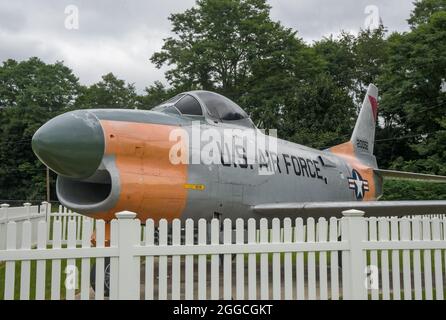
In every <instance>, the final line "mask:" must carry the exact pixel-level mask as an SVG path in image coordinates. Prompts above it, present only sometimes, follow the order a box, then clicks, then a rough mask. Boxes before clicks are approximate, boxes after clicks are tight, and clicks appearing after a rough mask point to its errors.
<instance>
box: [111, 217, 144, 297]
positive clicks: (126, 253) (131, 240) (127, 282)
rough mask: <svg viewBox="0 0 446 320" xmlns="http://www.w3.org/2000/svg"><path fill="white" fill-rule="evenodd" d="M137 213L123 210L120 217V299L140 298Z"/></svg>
mask: <svg viewBox="0 0 446 320" xmlns="http://www.w3.org/2000/svg"><path fill="white" fill-rule="evenodd" d="M135 217H136V213H134V212H130V211H122V212H118V213H117V214H116V218H118V242H117V243H118V251H119V259H118V299H119V300H137V299H139V281H138V279H139V277H138V276H137V274H138V275H139V265H138V259H137V257H135V255H134V246H135V245H137V244H138V236H139V234H140V233H139V232H138V230H135V226H136V224H135V220H134V219H135Z"/></svg>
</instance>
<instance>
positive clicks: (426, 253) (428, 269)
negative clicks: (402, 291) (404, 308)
mask: <svg viewBox="0 0 446 320" xmlns="http://www.w3.org/2000/svg"><path fill="white" fill-rule="evenodd" d="M422 220H423V222H422V227H423V240H431V223H430V219H429V218H426V217H423V219H422ZM423 271H424V292H425V295H426V296H425V299H426V300H432V295H433V294H432V260H431V250H423Z"/></svg>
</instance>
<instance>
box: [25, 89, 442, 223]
mask: <svg viewBox="0 0 446 320" xmlns="http://www.w3.org/2000/svg"><path fill="white" fill-rule="evenodd" d="M377 119H378V89H377V88H376V87H375V86H374V85H370V86H369V88H368V91H367V93H366V96H365V99H364V103H363V105H362V108H361V110H360V113H359V116H358V119H357V122H356V125H355V128H354V130H353V134H352V136H351V139H350V140H349V141H347V142H345V143H343V144H341V145H337V146H333V147H332V148H329V149H327V150H322V151H321V150H315V149H312V148H308V147H305V146H302V145H298V144H295V143H292V142H288V141H284V140H281V139H278V138H275V137H271V136H266V135H265V134H264V133H263V132H261V131H260V130H259V129H258V128H256V126H255V125H254V123H253V122H252V121H251V119H250V118H249V117H248V115H247V114H246V113H245V112H244V111H243V110H242V109H241V108H240V107H239V106H238V105H237V104H235V103H234V102H233V101H231V100H229V99H227V98H225V97H224V96H222V95H219V94H217V93H213V92H208V91H191V92H185V93H182V94H179V95H177V96H175V97H173V98H172V99H170V100H168V101H166V102H164V103H162V104H161V105H159V106H157V107H155V108H154V109H152V110H150V111H146V110H126V109H98V110H78V111H73V112H68V113H65V114H62V115H60V116H57V117H55V118H54V119H52V120H50V121H48V122H47V123H46V124H44V125H43V126H42V127H41V128H40V129H39V130H38V131H37V132H36V133H35V135H34V137H33V139H32V148H33V150H34V152H35V154H36V155H37V156H38V158H39V159H40V160H41V161H42V162H43V163H44V164H45V165H47V166H48V167H49V168H50V169H51V170H53V171H54V172H56V173H57V174H58V178H57V187H56V188H57V196H58V199H59V201H60V203H61V204H62V205H64V206H66V207H68V208H70V209H72V210H73V211H75V212H79V213H81V214H84V215H87V216H90V217H93V218H100V219H104V220H106V221H110V220H111V219H113V218H114V215H115V213H116V212H119V211H121V210H130V211H133V212H136V213H137V216H138V218H139V219H140V220H141V221H145V220H146V219H147V218H153V219H155V220H159V219H161V218H166V219H168V220H172V219H174V218H180V219H186V218H195V219H198V218H206V219H211V218H214V217H217V218H220V219H225V218H231V219H235V218H239V217H242V218H245V219H247V218H252V217H254V218H264V217H267V218H274V217H293V216H303V217H310V216H311V217H319V216H339V215H340V214H341V212H342V210H345V209H351V208H356V209H362V210H364V211H365V212H366V215H368V216H380V215H385V216H389V215H405V214H423V213H444V212H445V208H446V201H394V202H393V201H377V200H378V199H379V197H380V196H381V195H382V192H383V190H382V186H383V179H384V178H398V179H415V180H426V181H430V182H446V177H445V176H434V175H425V174H415V173H407V172H398V171H389V170H381V169H378V166H377V163H376V159H375V156H374V155H373V147H374V139H375V127H376V122H377ZM197 127H198V128H199V130H198V131H197ZM196 131H197V132H198V134H197V132H196ZM210 132H211V133H212V134H210ZM215 134H219V135H220V136H221V137H226V138H227V137H228V136H229V137H230V138H234V137H235V138H237V136H238V135H240V136H243V137H242V139H241V140H243V143H244V144H243V145H242V147H241V148H238V150H237V152H232V153H231V150H229V149H231V146H232V144H228V143H226V142H222V141H211V140H212V139H210V138H209V137H211V136H215ZM204 136H206V137H205V138H204ZM253 137H254V138H253ZM258 138H265V141H267V144H268V145H272V146H273V148H268V147H267V148H260V147H257V145H258V142H257V141H254V140H257V139H258ZM197 139H198V142H197ZM203 140H205V141H204V142H209V143H208V144H207V146H203ZM204 144H206V143H204ZM253 144H254V145H256V147H255V148H254V149H255V151H254V153H253V154H254V156H252V155H249V154H248V150H247V149H248V148H249V146H251V145H253ZM209 145H211V146H212V147H209ZM228 146H229V147H228ZM206 148H207V151H209V150H211V151H209V152H208V158H211V160H220V161H208V160H209V159H207V160H206V159H205V160H206V161H203V157H202V154H203V149H206ZM215 150H217V151H215ZM262 150H263V151H262ZM257 151H259V152H257ZM217 153H218V154H217ZM228 154H229V156H228ZM194 159H195V160H197V159H198V160H199V161H194Z"/></svg>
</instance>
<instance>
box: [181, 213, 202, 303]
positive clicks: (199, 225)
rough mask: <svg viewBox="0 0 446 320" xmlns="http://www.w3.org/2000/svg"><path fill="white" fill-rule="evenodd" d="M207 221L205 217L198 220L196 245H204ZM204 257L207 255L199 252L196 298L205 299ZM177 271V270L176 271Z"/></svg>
mask: <svg viewBox="0 0 446 320" xmlns="http://www.w3.org/2000/svg"><path fill="white" fill-rule="evenodd" d="M207 227H208V223H207V222H206V220H205V219H200V220H199V221H198V245H200V246H205V245H206V241H207V240H206V236H207ZM206 258H207V256H206V255H204V254H201V255H199V256H198V299H199V300H205V299H206V278H207V274H206ZM178 273H179V272H178Z"/></svg>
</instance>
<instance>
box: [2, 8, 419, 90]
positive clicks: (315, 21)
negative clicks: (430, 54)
mask: <svg viewBox="0 0 446 320" xmlns="http://www.w3.org/2000/svg"><path fill="white" fill-rule="evenodd" d="M268 2H269V3H270V5H271V6H272V10H271V16H272V18H273V19H274V20H280V21H281V22H282V24H283V25H285V26H287V27H291V28H293V29H295V30H297V31H298V34H299V36H300V37H302V38H303V39H304V40H305V41H307V42H309V43H312V42H313V41H314V40H319V39H321V38H322V37H323V36H329V35H330V34H334V35H337V34H339V32H340V31H341V30H346V31H350V32H353V33H356V32H357V31H358V30H359V28H362V27H364V23H365V21H366V19H367V17H368V16H370V14H366V13H365V10H366V8H367V7H368V6H370V5H373V6H375V7H374V8H378V9H379V15H380V17H381V19H382V21H383V23H384V25H385V26H386V27H387V28H388V29H389V30H390V31H406V30H408V26H407V21H406V20H407V19H408V17H409V14H410V11H411V10H412V8H413V4H412V2H413V1H412V0H375V1H369V0H365V1H364V0H336V1H332V0H268ZM194 3H195V0H162V1H160V0H132V1H124V0H85V1H82V0H40V1H35V0H14V1H10V0H0V61H4V60H5V59H8V58H13V59H16V60H23V59H27V58H29V57H32V56H37V57H40V58H41V59H43V60H44V61H45V62H47V63H54V62H55V61H61V60H63V61H64V63H65V64H66V65H67V66H69V67H70V68H71V69H73V71H74V73H75V74H76V75H77V76H78V77H79V79H80V82H81V83H83V84H92V83H95V82H97V81H99V80H100V78H101V76H102V75H103V74H106V73H108V72H113V73H114V74H115V75H117V76H118V77H119V78H122V79H125V80H126V81H128V82H131V83H134V84H135V86H136V87H137V89H138V91H139V92H141V91H142V90H143V88H144V87H146V86H148V85H150V84H151V83H152V82H153V81H155V80H162V81H163V82H165V80H164V76H163V73H164V71H165V70H158V69H156V68H155V66H154V65H153V64H152V63H151V62H150V61H149V57H150V56H151V55H152V54H153V53H154V52H156V51H159V50H160V49H161V46H162V44H163V38H166V37H168V36H169V35H170V23H169V21H168V20H167V17H168V16H169V15H170V14H171V13H175V12H182V11H184V10H185V9H187V8H190V7H192V6H193V5H194ZM70 5H74V6H76V8H78V11H79V25H78V28H77V29H76V25H75V24H73V23H72V21H73V20H71V19H69V18H70V17H71V16H70V13H72V12H73V11H70V9H71V7H68V9H67V6H70ZM66 10H68V11H67V13H66ZM373 12H375V11H373ZM67 17H68V19H67ZM67 22H68V26H69V27H71V29H67V28H66V27H65V25H66V23H67Z"/></svg>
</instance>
